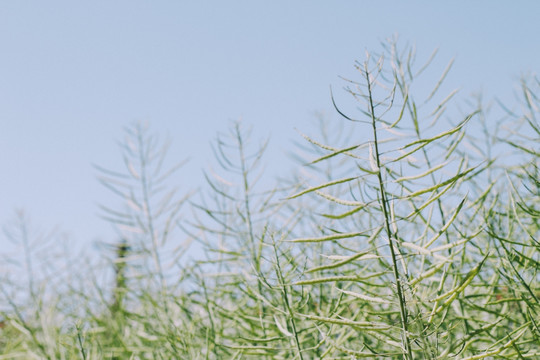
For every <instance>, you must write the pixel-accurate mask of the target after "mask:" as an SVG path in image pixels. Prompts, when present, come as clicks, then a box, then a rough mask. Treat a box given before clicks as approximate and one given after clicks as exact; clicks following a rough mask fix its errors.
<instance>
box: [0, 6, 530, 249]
mask: <svg viewBox="0 0 540 360" xmlns="http://www.w3.org/2000/svg"><path fill="white" fill-rule="evenodd" d="M539 15H540V2H537V1H515V2H509V1H493V0H491V1H487V0H484V1H478V0H477V1H470V0H469V1H447V2H442V1H410V0H409V1H360V0H357V1H345V0H340V1H329V0H327V1H319V0H309V1H290V0H289V1H257V0H250V1H235V0H230V1H172V0H169V1H149V0H146V1H141V0H114V1H111V0H108V1H103V0H93V1H67V0H66V1H56V0H48V1H27V0H4V1H0V169H1V176H0V224H5V223H6V222H9V220H10V219H11V217H12V214H13V210H14V209H15V208H24V209H25V210H26V211H28V213H29V214H30V215H31V217H32V219H33V221H34V222H35V223H36V224H39V225H40V226H42V227H44V228H51V227H53V226H55V225H59V226H60V227H61V228H62V229H63V230H65V231H66V232H68V233H69V234H70V235H71V237H72V239H73V241H77V242H78V243H81V244H86V243H90V242H91V241H93V240H96V239H103V238H104V237H107V236H108V234H110V226H109V225H108V224H106V223H104V222H103V221H102V220H100V219H99V218H98V216H97V213H98V211H97V207H96V204H97V203H100V202H107V197H108V196H109V193H108V192H106V191H105V190H104V189H102V188H101V186H100V185H99V184H98V182H97V181H96V171H95V170H94V169H93V168H92V166H91V164H92V163H96V164H100V165H104V166H107V167H115V166H118V165H120V164H121V161H120V152H119V149H118V146H117V145H116V141H117V140H121V139H122V128H123V127H124V126H125V125H128V124H130V123H132V122H133V121H136V120H148V121H149V122H150V124H151V127H152V129H153V130H154V131H155V132H157V133H158V134H162V135H163V137H168V138H170V139H171V140H172V142H173V147H172V151H171V156H172V157H174V158H177V159H183V158H186V157H190V158H191V161H190V164H189V166H188V167H186V170H185V171H184V172H183V176H184V177H183V180H182V181H185V186H186V187H187V188H195V187H197V183H198V182H199V181H201V179H202V177H201V176H200V173H201V169H202V168H203V167H205V166H206V164H207V163H209V162H210V159H211V156H212V155H211V151H210V146H209V144H210V142H211V140H212V139H213V138H214V137H215V134H216V132H218V131H224V130H226V129H227V127H228V124H229V122H230V120H235V119H242V120H243V121H244V122H245V123H246V124H251V125H253V127H254V134H255V136H256V137H262V136H266V135H270V136H271V139H272V141H271V147H270V154H271V157H270V159H269V162H270V163H273V164H274V167H276V165H277V164H280V162H281V158H282V156H283V151H284V150H285V148H290V146H289V144H290V143H291V140H293V139H298V134H297V133H296V132H295V130H294V129H295V128H298V129H299V130H306V129H307V128H309V126H310V125H309V124H310V120H312V119H313V118H314V113H315V112H318V111H323V112H326V113H329V114H332V106H331V102H330V95H329V86H333V88H334V89H339V88H340V87H342V85H343V82H342V80H340V78H339V76H340V75H342V76H351V74H353V73H354V71H353V63H354V61H355V60H363V58H364V54H365V51H366V50H378V49H379V45H378V44H379V43H380V41H382V40H384V39H385V38H387V37H390V36H392V35H394V34H396V33H397V34H399V37H400V39H401V41H402V42H403V43H406V42H409V43H413V44H416V46H417V48H418V50H419V51H420V53H425V54H429V53H431V51H432V50H433V49H434V48H437V47H438V48H440V52H439V59H440V61H441V64H442V63H446V62H447V61H449V60H450V59H451V58H453V57H455V58H456V64H455V67H454V70H453V72H452V75H451V79H450V82H451V84H452V85H454V86H456V87H461V89H462V95H463V94H465V95H467V94H469V93H472V92H478V91H483V92H484V93H485V94H486V96H487V97H489V96H492V95H498V96H501V97H503V98H505V97H508V96H511V94H512V89H513V87H514V86H515V85H516V83H517V81H518V79H519V76H520V75H521V74H523V73H526V72H535V73H538V72H539V70H540V61H539V59H540V46H539V45H540V40H539V37H540V22H539V21H538V16H539ZM441 69H442V68H441ZM338 96H341V95H338ZM5 241H6V240H5V239H4V238H3V237H2V236H0V247H1V246H2V244H3V242H4V244H5Z"/></svg>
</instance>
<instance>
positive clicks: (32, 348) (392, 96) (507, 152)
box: [0, 42, 540, 360]
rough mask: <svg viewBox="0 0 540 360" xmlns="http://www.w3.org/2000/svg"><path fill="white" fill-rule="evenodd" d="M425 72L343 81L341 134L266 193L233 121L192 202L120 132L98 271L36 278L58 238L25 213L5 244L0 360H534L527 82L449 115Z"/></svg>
mask: <svg viewBox="0 0 540 360" xmlns="http://www.w3.org/2000/svg"><path fill="white" fill-rule="evenodd" d="M432 59H433V57H432V58H430V59H429V60H428V61H427V62H426V63H425V64H420V65H419V64H417V60H416V54H415V51H414V49H412V48H405V49H400V48H399V47H398V46H397V44H396V43H395V42H389V43H385V44H383V46H382V50H381V54H380V55H374V54H368V55H367V58H366V59H365V61H364V62H358V63H356V70H357V77H356V78H354V79H351V80H345V81H346V84H347V87H346V92H347V93H348V94H349V95H350V96H351V97H352V98H353V99H354V100H355V101H357V105H358V110H357V114H356V115H352V114H350V113H349V112H348V111H345V110H343V109H342V108H341V107H340V106H339V105H338V103H339V101H337V100H336V99H335V98H334V97H332V101H333V103H334V105H335V108H336V111H337V113H338V115H339V116H340V117H341V118H342V119H341V120H340V122H339V123H329V122H327V121H321V122H320V124H321V126H320V131H319V133H314V134H310V135H303V137H304V138H305V142H304V143H303V144H302V145H301V146H299V147H298V148H297V149H296V151H294V157H295V158H296V159H298V160H299V161H300V162H301V165H302V166H300V167H299V168H300V169H299V171H298V172H297V173H295V174H292V175H291V176H289V178H287V179H280V180H279V181H277V182H276V183H277V185H276V186H271V185H269V183H270V182H269V181H268V180H267V179H268V175H266V174H265V173H264V170H263V167H262V166H261V165H262V164H263V163H264V155H265V149H266V142H263V143H262V144H260V145H259V146H253V145H252V144H251V142H250V134H249V132H248V131H246V130H245V128H244V127H243V126H242V125H241V124H239V123H235V124H234V125H233V126H232V127H231V129H230V131H229V132H228V133H226V134H219V135H218V137H217V139H216V141H215V144H214V152H215V155H216V160H217V163H218V164H219V165H220V168H219V169H218V170H208V171H207V172H206V173H205V175H204V178H205V179H206V185H207V186H206V187H205V189H204V190H201V191H200V192H198V193H188V192H185V193H181V192H179V191H178V190H177V189H176V188H175V187H174V186H172V185H174V184H172V181H171V179H172V178H171V177H172V176H173V174H175V173H176V172H177V171H182V167H181V165H182V164H181V163H180V164H178V165H174V166H172V167H171V168H169V169H167V168H166V164H167V158H166V155H167V147H166V146H165V147H162V145H161V143H160V142H159V140H158V139H157V138H156V137H154V136H152V135H151V134H150V133H149V131H148V130H147V129H146V128H145V127H144V126H142V125H141V124H134V125H133V126H131V127H129V128H127V129H126V141H125V143H124V144H123V146H122V156H123V159H124V163H125V169H124V170H123V171H120V172H118V171H111V170H107V169H103V168H99V167H98V171H99V172H100V177H99V180H100V181H101V182H102V184H103V185H104V186H106V187H107V188H108V189H110V190H111V192H112V194H115V195H116V196H117V199H118V200H119V201H118V202H117V203H113V204H105V205H104V206H102V213H103V217H104V218H105V219H106V220H107V221H110V222H112V223H113V224H115V225H116V227H117V229H118V234H119V240H118V241H117V242H116V243H114V244H111V245H110V247H111V248H112V249H113V250H108V249H106V250H104V254H105V255H104V256H105V257H107V258H108V259H109V260H108V262H107V264H108V265H107V266H104V264H103V263H94V262H92V261H91V260H86V262H85V260H82V259H84V257H78V258H77V259H74V258H73V257H70V256H68V255H65V259H66V261H65V264H64V265H61V264H59V262H57V261H55V262H54V264H50V262H47V261H46V260H47V258H48V257H49V256H53V253H52V252H58V251H59V250H58V249H57V246H56V244H58V243H59V242H58V241H53V240H54V239H55V236H57V235H55V234H52V235H47V236H37V237H34V236H33V235H32V234H33V233H32V231H31V225H30V224H29V222H28V219H27V218H26V216H25V215H24V214H23V213H19V214H18V215H17V217H16V219H15V220H14V221H13V222H12V223H10V224H9V226H7V227H6V228H5V236H6V238H7V239H10V240H11V241H12V242H14V243H16V244H19V245H20V246H21V249H22V250H23V251H22V254H23V256H22V259H21V262H20V266H19V265H18V264H15V265H14V266H19V267H18V268H17V269H18V270H17V271H16V272H13V271H11V272H9V271H4V273H3V274H2V277H3V278H2V282H1V290H2V292H1V295H0V296H1V301H0V304H2V306H1V309H0V311H1V317H2V319H3V320H2V323H1V324H2V326H1V329H0V353H1V354H2V355H0V359H15V358H25V359H249V358H252V359H303V360H306V359H360V358H379V359H380V358H391V359H407V360H409V359H470V360H472V359H535V358H536V359H537V358H540V286H539V283H538V280H539V279H540V266H539V264H540V242H539V234H540V223H539V218H540V209H539V206H540V196H539V195H540V183H539V181H538V179H539V178H540V174H539V165H540V164H539V160H540V156H539V155H540V149H539V148H538V144H540V141H539V140H540V123H539V122H538V116H540V110H539V109H540V99H539V96H540V95H539V94H540V81H539V79H537V78H535V77H526V78H523V80H522V82H521V84H520V91H521V93H520V95H519V96H518V101H517V102H516V103H515V104H503V103H502V102H500V101H498V102H496V105H494V106H486V105H485V104H484V103H483V102H482V100H481V99H478V100H477V101H475V102H470V101H469V102H463V101H460V100H459V99H458V96H457V95H456V94H457V92H456V91H452V92H449V93H444V91H446V87H445V85H444V80H445V78H446V77H447V75H448V73H449V69H450V67H451V64H450V65H449V66H448V68H446V69H445V70H444V71H443V72H442V76H440V77H435V78H433V79H432V80H433V81H431V80H430V79H429V78H430V77H432V75H431V74H432V73H433V72H432V70H431V69H432V67H433V66H432V65H433V64H431V62H432ZM430 64H431V65H430ZM426 77H427V78H426ZM430 81H431V83H432V84H431V90H430V91H427V92H426V91H425V90H424V89H426V84H428V83H430ZM495 107H496V108H497V111H495V110H494V108H495ZM463 108H465V109H469V110H463ZM501 112H502V113H503V114H504V116H502V117H499V118H495V116H496V115H492V114H493V113H497V114H500V113H501ZM344 129H345V130H344ZM183 210H186V211H189V215H187V214H183V216H181V211H183ZM184 213H185V211H184ZM186 240H189V241H194V242H195V243H194V244H195V245H194V246H195V247H197V248H198V249H200V250H201V251H200V252H201V253H202V254H203V255H202V256H200V257H198V258H197V260H193V261H191V260H188V258H187V257H186V256H184V255H185V252H186V249H187V247H188V244H187V242H186ZM53 243H54V244H55V245H52V244H53ZM54 256H56V257H57V256H58V255H57V254H56V253H55V255H54ZM10 259H11V260H13V261H14V259H13V258H10ZM75 260H76V262H75ZM9 268H10V269H12V268H13V267H9ZM105 269H108V270H105ZM23 273H24V274H25V275H24V276H23V275H21V274H23ZM21 279H26V280H25V281H21Z"/></svg>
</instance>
